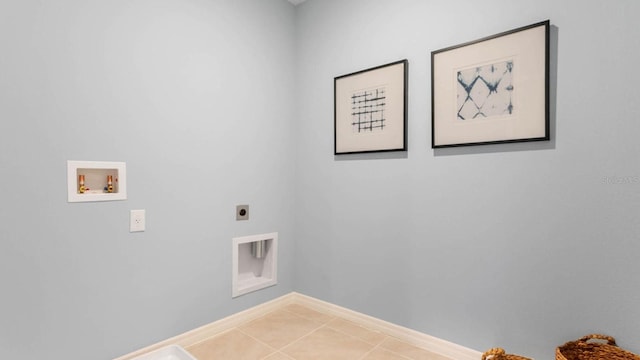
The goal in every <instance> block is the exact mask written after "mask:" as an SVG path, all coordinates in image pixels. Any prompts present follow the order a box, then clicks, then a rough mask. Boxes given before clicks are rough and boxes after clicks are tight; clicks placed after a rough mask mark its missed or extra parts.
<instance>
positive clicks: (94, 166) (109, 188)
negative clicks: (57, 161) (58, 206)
mask: <svg viewBox="0 0 640 360" xmlns="http://www.w3.org/2000/svg"><path fill="white" fill-rule="evenodd" d="M126 168H127V166H126V164H125V163H123V162H107V161H71V160H70V161H67V198H68V201H69V202H85V201H111V200H126V199H127V170H126Z"/></svg>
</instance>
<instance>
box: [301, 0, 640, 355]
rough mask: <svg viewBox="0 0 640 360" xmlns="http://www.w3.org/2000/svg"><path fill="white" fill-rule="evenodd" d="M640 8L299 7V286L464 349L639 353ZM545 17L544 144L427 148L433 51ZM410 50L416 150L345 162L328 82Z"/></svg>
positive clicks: (464, 0)
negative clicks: (548, 53)
mask: <svg viewBox="0 0 640 360" xmlns="http://www.w3.org/2000/svg"><path fill="white" fill-rule="evenodd" d="M638 13H640V3H638V2H637V1H633V0H617V1H595V0H589V1H551V0H530V1H529V0H526V1H509V0H488V1H482V2H478V1H473V0H452V1H423V0H394V1H382V0H380V1H371V0H350V1H341V0H322V1H321V0H310V1H308V2H306V3H304V4H302V5H300V6H299V7H298V9H297V24H298V27H297V30H298V38H297V46H298V48H297V51H298V53H297V54H298V64H299V67H298V77H297V84H298V94H300V98H299V104H300V105H299V107H298V111H299V113H298V119H299V121H298V124H299V127H298V133H297V135H298V141H297V156H298V161H297V164H298V176H297V178H296V186H297V190H296V191H297V192H296V195H297V196H296V210H297V213H298V214H301V216H299V217H298V219H297V222H296V226H297V227H296V267H295V268H296V270H297V271H296V280H295V286H296V289H297V290H298V291H300V292H302V293H305V294H308V295H311V296H315V297H318V298H321V299H324V300H327V301H330V302H334V303H337V304H339V305H343V306H346V307H349V308H352V309H355V310H358V311H361V312H364V313H367V314H370V315H373V316H376V317H380V318H382V319H385V320H388V321H392V322H395V323H398V324H401V325H404V326H408V327H410V328H413V329H416V330H419V331H424V332H426V333H428V334H431V335H434V336H437V337H440V338H443V339H447V340H450V341H453V342H456V343H460V344H462V345H465V346H468V347H471V348H475V349H477V350H485V349H487V348H489V347H492V346H503V347H506V348H507V350H508V351H510V352H514V353H521V354H524V355H529V356H532V357H536V358H538V359H551V358H553V351H554V348H555V346H557V345H559V344H561V343H563V342H564V341H567V340H571V339H575V338H578V337H580V336H582V335H585V334H587V333H590V332H604V333H607V334H610V335H613V336H616V337H617V338H618V340H619V343H620V344H621V345H622V346H625V347H628V348H630V349H632V350H635V351H636V352H640V339H638V334H640V307H638V304H640V276H639V275H638V274H639V273H640V262H639V261H638V255H639V254H640V239H639V237H640V236H639V235H640V221H639V220H638V219H639V214H640V164H639V163H638V160H637V157H638V153H640V141H638V134H639V133H640V122H638V114H639V113H640V105H639V102H638V101H637V99H636V96H637V94H638V92H637V86H636V84H637V83H638V82H639V81H640V73H639V72H638V71H636V70H635V69H637V67H638V64H639V63H640V52H639V51H638V49H640V27H638V26H637V21H636V20H637V14H638ZM546 19H550V20H551V21H552V24H553V25H555V28H554V38H555V41H554V43H555V47H556V48H557V49H556V50H555V55H554V58H555V60H554V63H555V66H554V67H555V69H554V73H556V72H557V75H556V76H555V78H556V80H557V81H556V82H557V84H556V86H554V89H553V90H552V93H553V94H554V96H555V98H554V100H553V103H554V104H555V109H554V114H553V122H554V124H553V132H552V137H553V140H552V141H551V142H547V143H536V144H534V143H531V144H520V145H518V144H512V145H501V146H488V147H470V148H463V149H457V150H438V151H433V150H432V149H431V148H430V136H431V129H430V113H431V112H430V110H431V108H430V107H431V105H430V98H431V90H430V65H431V62H430V52H431V51H433V50H437V49H440V48H444V47H447V46H451V45H455V44H459V43H463V42H467V41H470V40H474V39H477V38H480V37H484V36H488V35H492V34H495V33H499V32H502V31H506V30H509V29H513V28H517V27H520V26H524V25H528V24H532V23H535V22H538V21H542V20H546ZM404 58H406V59H408V60H409V151H408V152H407V153H406V154H395V155H389V154H387V155H378V156H376V155H362V156H340V157H334V156H333V155H332V153H333V98H332V96H333V77H335V76H338V75H342V74H347V73H350V72H353V71H357V70H361V69H365V68H368V67H372V66H376V65H381V64H385V63H389V62H392V61H395V60H400V59H404Z"/></svg>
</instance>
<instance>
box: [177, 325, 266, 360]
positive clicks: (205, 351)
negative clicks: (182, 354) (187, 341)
mask: <svg viewBox="0 0 640 360" xmlns="http://www.w3.org/2000/svg"><path fill="white" fill-rule="evenodd" d="M186 349H187V351H189V352H190V353H191V354H192V355H193V356H195V358H196V359H198V360H219V359H234V360H256V359H262V358H264V357H266V356H268V355H269V354H271V353H274V352H275V350H274V349H271V348H269V347H268V346H266V345H264V344H261V343H260V342H259V341H257V340H255V339H252V338H251V337H250V336H248V335H246V334H243V333H242V332H240V331H238V330H231V331H229V332H226V333H224V334H221V335H218V336H215V337H213V338H211V339H209V340H205V341H203V342H200V343H198V344H195V345H193V346H189V347H187V348H186Z"/></svg>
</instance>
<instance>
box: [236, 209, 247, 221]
mask: <svg viewBox="0 0 640 360" xmlns="http://www.w3.org/2000/svg"><path fill="white" fill-rule="evenodd" d="M236 220H249V205H238V206H236Z"/></svg>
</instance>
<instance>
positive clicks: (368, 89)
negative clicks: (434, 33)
mask: <svg viewBox="0 0 640 360" xmlns="http://www.w3.org/2000/svg"><path fill="white" fill-rule="evenodd" d="M407 74H408V61H407V60H401V61H397V62H394V63H391V64H386V65H381V66H378V67H374V68H371V69H366V70H362V71H358V72H355V73H351V74H347V75H342V76H338V77H336V78H334V83H333V85H334V154H335V155H339V154H354V153H368V152H382V151H405V150H406V149H407Z"/></svg>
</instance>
